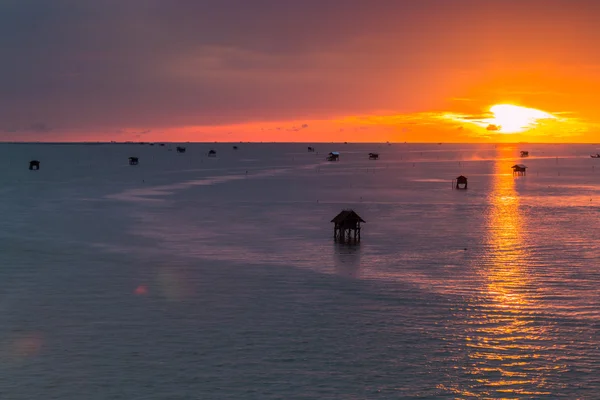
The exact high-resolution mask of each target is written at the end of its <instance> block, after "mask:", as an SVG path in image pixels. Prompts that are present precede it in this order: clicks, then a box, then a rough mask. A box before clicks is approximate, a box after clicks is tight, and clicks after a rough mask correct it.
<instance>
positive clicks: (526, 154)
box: [521, 151, 529, 157]
mask: <svg viewBox="0 0 600 400" xmlns="http://www.w3.org/2000/svg"><path fill="white" fill-rule="evenodd" d="M521 157H529V152H528V151H522V152H521Z"/></svg>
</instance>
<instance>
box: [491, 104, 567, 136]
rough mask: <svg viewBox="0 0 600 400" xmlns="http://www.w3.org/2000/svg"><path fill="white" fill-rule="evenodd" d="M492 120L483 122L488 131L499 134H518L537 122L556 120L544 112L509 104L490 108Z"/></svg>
mask: <svg viewBox="0 0 600 400" xmlns="http://www.w3.org/2000/svg"><path fill="white" fill-rule="evenodd" d="M490 112H491V113H492V114H493V115H494V116H493V118H488V119H485V120H484V123H485V124H486V128H487V129H488V130H492V131H497V132H499V133H518V132H523V131H526V130H528V129H531V128H534V127H535V126H536V125H537V124H538V121H539V120H545V119H556V117H555V116H554V115H552V114H549V113H547V112H545V111H541V110H536V109H535V108H527V107H521V106H514V105H511V104H496V105H495V106H492V107H491V108H490Z"/></svg>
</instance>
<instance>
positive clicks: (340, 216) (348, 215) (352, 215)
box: [331, 210, 366, 224]
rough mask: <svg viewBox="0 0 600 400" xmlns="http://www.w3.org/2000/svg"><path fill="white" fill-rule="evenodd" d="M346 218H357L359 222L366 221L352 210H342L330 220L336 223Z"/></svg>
mask: <svg viewBox="0 0 600 400" xmlns="http://www.w3.org/2000/svg"><path fill="white" fill-rule="evenodd" d="M346 220H351V221H352V220H354V221H356V220H358V221H360V222H364V223H366V221H365V220H364V219H362V218H361V217H360V216H359V215H358V214H357V213H356V212H355V211H354V210H343V211H342V212H341V213H339V214H338V215H336V216H335V218H334V219H332V220H331V222H335V223H336V224H337V223H340V222H344V221H346Z"/></svg>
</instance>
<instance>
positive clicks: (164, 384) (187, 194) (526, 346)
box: [0, 143, 600, 400]
mask: <svg viewBox="0 0 600 400" xmlns="http://www.w3.org/2000/svg"><path fill="white" fill-rule="evenodd" d="M177 145H179V146H185V148H186V151H185V152H184V153H179V152H177V151H176V148H175V147H176V146H177ZM234 146H237V149H234ZM308 146H314V147H315V152H309V151H308ZM210 150H214V151H215V152H216V156H215V157H209V156H208V152H209V151H210ZM331 151H338V152H339V153H340V159H339V161H337V162H328V161H326V159H325V158H326V156H327V154H328V153H329V152H331ZM520 151H529V157H526V158H522V157H520ZM370 152H376V153H378V154H379V159H378V160H369V158H368V153H370ZM598 152H600V146H599V145H595V144H577V145H570V144H526V143H520V144H447V143H442V144H437V143H435V144H416V143H391V144H364V143H363V144H355V143H349V144H345V143H315V144H310V143H308V144H307V143H286V144H273V143H185V144H174V143H166V144H164V145H161V144H159V143H156V144H154V145H150V144H137V143H131V144H89V143H88V144H38V143H31V144H8V143H6V144H0V171H1V172H0V215H1V219H0V399H7V400H8V399H10V400H20V399H27V400H31V399H45V400H46V399H65V400H67V399H73V400H75V399H77V400H79V399H86V400H96V399H98V400H100V399H102V400H106V399H115V400H117V399H123V400H137V399H139V400H142V399H144V400H145V399H150V400H152V399H165V400H167V399H168V400H184V399H185V400H187V399H190V400H192V399H261V400H269V399H352V400H354V399H477V398H482V399H483V398H485V399H526V398H527V399H529V398H531V399H533V398H535V399H559V398H565V399H595V398H596V399H597V398H600V349H599V346H600V242H599V239H600V234H599V232H600V159H594V158H591V157H590V154H595V153H598ZM128 157H138V158H139V164H138V165H134V166H132V165H129V163H128ZM30 160H39V161H40V169H39V170H37V171H36V170H33V171H32V170H29V161H30ZM515 164H524V165H526V166H527V173H526V175H525V176H513V172H512V169H511V167H512V166H513V165H515ZM460 175H463V176H465V177H467V179H468V189H467V190H456V189H454V179H456V178H457V177H458V176H460ZM347 209H352V210H354V211H355V212H356V213H357V214H359V215H360V217H362V219H364V221H365V223H364V224H362V235H361V241H360V243H357V244H353V243H352V244H342V243H336V242H335V241H334V237H333V224H332V223H331V220H332V219H333V218H334V217H335V216H336V215H337V214H338V213H339V212H341V211H342V210H347Z"/></svg>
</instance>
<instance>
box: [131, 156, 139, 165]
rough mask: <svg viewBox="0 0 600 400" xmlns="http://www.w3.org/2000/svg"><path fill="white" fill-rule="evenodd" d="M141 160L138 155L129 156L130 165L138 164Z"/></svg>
mask: <svg viewBox="0 0 600 400" xmlns="http://www.w3.org/2000/svg"><path fill="white" fill-rule="evenodd" d="M139 161H140V160H139V159H138V158H137V157H129V165H138V163H139Z"/></svg>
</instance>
